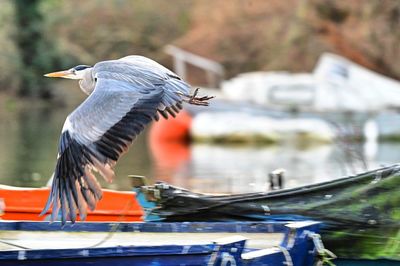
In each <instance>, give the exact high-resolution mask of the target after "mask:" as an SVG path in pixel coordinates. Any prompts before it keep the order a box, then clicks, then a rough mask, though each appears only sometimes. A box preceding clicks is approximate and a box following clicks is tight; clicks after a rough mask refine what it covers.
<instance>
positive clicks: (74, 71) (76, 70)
mask: <svg viewBox="0 0 400 266" xmlns="http://www.w3.org/2000/svg"><path fill="white" fill-rule="evenodd" d="M90 68H92V67H91V66H86V65H78V66H76V67H73V68H70V69H68V70H63V71H57V72H52V73H48V74H45V75H44V76H45V77H49V78H65V79H83V76H84V74H85V72H86V71H88V70H89V69H90Z"/></svg>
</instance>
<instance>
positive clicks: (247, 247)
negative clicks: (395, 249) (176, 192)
mask: <svg viewBox="0 0 400 266" xmlns="http://www.w3.org/2000/svg"><path fill="white" fill-rule="evenodd" d="M60 227H61V225H60V223H52V224H48V223H46V222H7V221H3V222H0V240H1V241H0V243H1V244H0V250H1V251H0V264H1V265H41V266H43V265H92V266H93V265H94V266H97V265H110V264H112V265H283V264H285V263H286V265H298V266H301V265H314V263H316V262H317V260H319V259H320V258H321V256H322V257H323V256H326V255H327V252H326V250H325V249H324V248H323V245H322V243H321V242H320V238H319V235H318V234H317V232H318V228H319V223H318V222H313V221H304V222H294V223H288V222H256V223H254V222H238V223H188V222H186V223H113V224H112V223H88V222H85V223H77V224H75V225H74V226H69V225H67V226H65V227H64V228H63V230H60Z"/></svg>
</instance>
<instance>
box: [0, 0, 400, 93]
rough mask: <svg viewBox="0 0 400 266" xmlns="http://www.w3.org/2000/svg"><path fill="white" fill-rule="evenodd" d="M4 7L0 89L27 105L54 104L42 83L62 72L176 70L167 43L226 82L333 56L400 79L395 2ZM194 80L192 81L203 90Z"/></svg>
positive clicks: (76, 2) (137, 1) (303, 67)
mask: <svg viewBox="0 0 400 266" xmlns="http://www.w3.org/2000/svg"><path fill="white" fill-rule="evenodd" d="M0 5H1V8H0V45H1V47H2V50H0V89H3V88H4V87H10V88H11V89H14V90H15V89H16V87H17V86H16V85H18V84H20V86H19V87H20V88H22V89H21V91H20V92H21V93H22V94H24V95H25V94H26V95H40V96H45V97H47V96H48V91H47V89H46V88H47V87H48V84H47V83H43V84H42V83H41V82H48V83H49V84H51V83H50V82H51V81H47V80H45V79H44V78H42V74H43V73H45V72H47V71H50V70H58V67H63V68H64V67H70V66H73V65H75V64H78V63H83V64H94V63H95V62H98V61H100V60H105V59H114V58H119V57H122V56H125V55H128V54H142V55H145V56H148V57H151V58H153V59H155V60H157V61H160V62H161V63H163V64H167V65H169V61H168V60H169V57H168V56H166V55H165V54H164V52H163V47H164V46H165V45H166V44H168V43H174V44H176V45H178V46H180V47H182V48H184V49H187V50H189V51H192V52H195V53H197V54H200V55H203V56H205V57H208V58H211V59H215V60H217V61H219V62H221V63H222V64H223V65H224V66H225V67H226V69H227V78H229V77H231V76H234V75H236V74H238V73H241V72H246V71H256V70H289V71H309V70H311V69H312V68H313V66H314V64H315V62H316V60H317V58H318V57H319V56H320V54H321V53H323V52H325V51H330V52H334V53H338V54H341V55H344V56H346V57H348V58H350V59H351V60H354V61H355V62H357V63H360V64H362V65H364V66H366V67H368V68H370V69H373V70H375V71H378V72H381V73H383V74H386V75H389V76H391V77H394V78H400V65H399V64H398V63H397V62H398V61H399V60H400V46H399V45H398V43H399V41H400V27H399V26H400V2H399V1H396V0H381V1H345V0H330V1H320V0H287V1H279V0H269V1H264V0H245V1H243V0H232V1H228V2H227V1H224V0H213V1H203V0H193V1H186V0H174V1H164V0H153V1H146V0H109V1H100V0H91V1H81V0H69V1H57V0H40V1H39V0H32V1H23V0H15V1H12V0H0ZM27 18H28V19H33V20H35V21H36V22H35V23H26V19H27ZM13 40H16V42H14V43H13ZM22 69H25V70H26V69H29V72H27V73H25V74H23V73H22V72H20V71H21V70H22ZM196 78H197V75H196V74H194V75H192V77H191V78H190V81H193V82H195V83H196V82H201V80H199V79H197V80H196ZM16 80H17V81H18V80H19V81H20V82H17V81H16ZM42 89H43V91H42Z"/></svg>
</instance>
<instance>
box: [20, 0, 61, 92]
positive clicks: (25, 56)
mask: <svg viewBox="0 0 400 266" xmlns="http://www.w3.org/2000/svg"><path fill="white" fill-rule="evenodd" d="M40 1H41V0H15V1H14V5H15V23H16V28H17V31H16V36H15V37H16V39H15V41H16V46H17V48H18V50H19V55H20V60H21V66H20V69H19V75H20V78H21V82H20V87H19V90H18V94H19V95H20V96H22V97H31V98H45V99H49V98H52V93H51V91H50V88H49V86H48V85H47V82H46V81H45V79H44V78H43V74H44V73H46V72H47V71H48V70H49V69H51V67H52V65H54V64H53V62H54V60H53V59H52V49H51V45H49V43H48V42H47V41H46V40H45V39H44V38H43V33H42V26H43V17H42V15H41V14H40V11H39V4H40Z"/></svg>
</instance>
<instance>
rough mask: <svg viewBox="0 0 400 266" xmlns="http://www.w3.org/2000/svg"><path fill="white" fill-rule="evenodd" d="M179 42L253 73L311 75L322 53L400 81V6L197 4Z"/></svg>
mask: <svg viewBox="0 0 400 266" xmlns="http://www.w3.org/2000/svg"><path fill="white" fill-rule="evenodd" d="M192 20H193V22H192V25H191V27H190V30H189V31H188V32H187V34H185V35H184V36H182V37H181V38H180V39H179V40H178V41H177V44H178V45H179V46H181V47H182V48H184V49H187V50H189V51H192V52H194V53H197V54H201V55H204V56H207V57H211V58H213V59H216V60H218V61H220V62H222V63H223V64H224V65H225V66H226V68H227V74H228V77H229V76H233V75H236V74H238V73H241V72H246V71H256V70H288V71H302V72H304V71H309V70H311V69H312V68H313V67H314V65H315V63H316V61H317V58H318V57H319V56H320V54H321V53H322V52H325V51H329V52H333V53H337V54H341V55H343V56H345V57H347V58H349V59H351V60H353V61H355V62H357V63H359V64H361V65H364V66H366V67H368V68H370V69H372V70H374V71H378V72H380V73H383V74H385V75H388V76H391V77H393V78H397V79H400V64H398V63H397V62H398V61H399V60H400V45H399V42H400V1H397V0H382V1H345V0H330V1H321V0H287V1H279V0H269V1H262V0H248V1H242V0H232V1H229V5H228V4H227V3H226V1H224V0H215V1H196V5H195V6H194V8H193V13H192Z"/></svg>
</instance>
